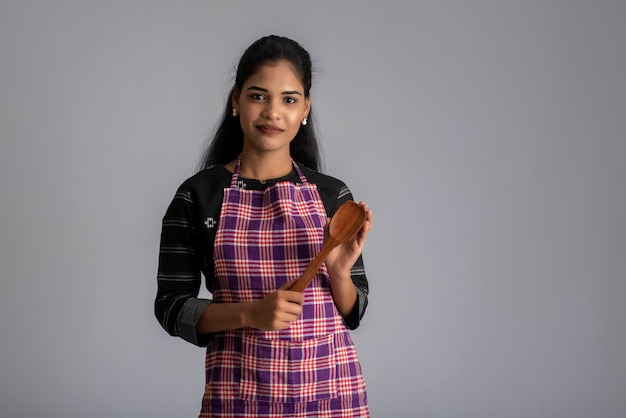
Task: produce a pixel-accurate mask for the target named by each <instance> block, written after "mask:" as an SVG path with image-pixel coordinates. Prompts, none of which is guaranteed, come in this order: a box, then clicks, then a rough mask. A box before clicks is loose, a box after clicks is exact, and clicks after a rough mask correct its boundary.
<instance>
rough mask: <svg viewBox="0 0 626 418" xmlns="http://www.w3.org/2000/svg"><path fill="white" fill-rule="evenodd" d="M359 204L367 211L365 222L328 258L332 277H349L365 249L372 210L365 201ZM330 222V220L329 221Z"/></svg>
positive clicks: (325, 232)
mask: <svg viewBox="0 0 626 418" xmlns="http://www.w3.org/2000/svg"><path fill="white" fill-rule="evenodd" d="M359 206H361V208H362V209H363V211H364V212H365V222H364V223H363V227H362V228H361V230H360V231H359V232H358V233H357V234H356V236H355V237H354V239H352V240H351V241H347V242H344V243H343V244H341V245H338V246H337V247H335V248H334V249H333V250H332V251H331V252H330V254H329V255H328V257H327V258H326V260H325V262H326V268H327V269H328V275H329V276H330V277H331V279H332V278H336V277H349V276H350V269H351V268H352V266H354V263H356V260H357V259H358V258H359V255H361V252H362V251H363V246H364V245H365V238H366V237H367V234H368V233H369V232H370V229H371V228H372V211H371V210H369V208H368V206H367V205H366V204H365V203H364V202H359ZM328 222H330V220H329V221H328ZM328 222H327V223H326V226H325V227H324V235H325V236H326V235H327V234H328Z"/></svg>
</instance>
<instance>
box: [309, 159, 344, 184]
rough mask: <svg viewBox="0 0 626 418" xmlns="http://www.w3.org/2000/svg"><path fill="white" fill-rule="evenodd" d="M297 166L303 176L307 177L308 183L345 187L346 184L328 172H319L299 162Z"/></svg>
mask: <svg viewBox="0 0 626 418" xmlns="http://www.w3.org/2000/svg"><path fill="white" fill-rule="evenodd" d="M299 166H300V169H301V170H302V174H304V176H305V177H306V178H307V180H308V181H309V183H315V184H317V185H318V187H319V186H320V185H323V186H327V187H330V188H333V189H336V190H339V189H341V188H342V187H345V185H346V184H345V183H344V182H343V181H342V180H340V179H338V178H336V177H333V176H330V175H328V174H324V173H320V172H319V171H316V170H313V169H311V168H309V167H307V166H304V165H302V164H299Z"/></svg>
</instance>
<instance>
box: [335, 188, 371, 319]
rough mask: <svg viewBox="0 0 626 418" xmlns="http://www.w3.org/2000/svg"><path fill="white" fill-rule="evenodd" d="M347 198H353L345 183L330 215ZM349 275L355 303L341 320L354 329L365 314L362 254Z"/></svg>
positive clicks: (365, 287) (366, 293) (367, 289)
mask: <svg viewBox="0 0 626 418" xmlns="http://www.w3.org/2000/svg"><path fill="white" fill-rule="evenodd" d="M347 200H354V198H353V197H352V192H350V189H349V188H348V187H347V186H346V185H343V186H342V187H341V188H340V189H339V193H338V194H337V201H336V204H335V206H334V208H333V209H332V213H331V216H332V214H334V213H335V212H336V211H337V209H339V207H340V206H341V205H342V204H343V203H344V202H345V201H347ZM350 276H351V277H352V283H354V287H355V288H356V293H357V304H356V305H355V307H354V310H353V311H352V312H351V313H350V314H349V315H347V316H346V317H344V318H343V321H344V324H345V325H346V327H348V329H356V328H357V327H358V326H359V324H360V323H361V318H363V315H364V314H365V309H366V308H367V296H368V294H369V286H368V283H367V276H366V275H365V265H364V263H363V255H360V256H359V258H358V259H357V261H356V263H354V266H352V269H351V270H350Z"/></svg>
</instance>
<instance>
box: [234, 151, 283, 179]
mask: <svg viewBox="0 0 626 418" xmlns="http://www.w3.org/2000/svg"><path fill="white" fill-rule="evenodd" d="M240 159H241V163H240V165H239V174H241V176H243V177H246V178H249V179H257V180H268V179H276V178H280V177H284V176H286V175H288V174H289V173H291V171H292V170H293V164H292V162H291V157H290V156H289V154H287V155H284V154H280V155H276V154H264V155H258V154H249V153H246V152H245V151H244V152H242V153H241V155H240ZM234 163H236V161H233V163H231V164H233V167H232V168H234ZM229 165H230V164H229Z"/></svg>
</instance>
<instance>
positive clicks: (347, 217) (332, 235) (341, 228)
mask: <svg viewBox="0 0 626 418" xmlns="http://www.w3.org/2000/svg"><path fill="white" fill-rule="evenodd" d="M364 223H365V211H364V210H363V208H362V207H361V206H359V205H358V204H357V203H355V202H353V201H351V200H348V201H346V202H345V203H344V204H343V205H341V207H340V208H339V209H337V212H335V214H334V215H333V217H332V218H331V219H330V222H329V224H328V226H327V228H328V233H326V234H324V235H325V236H324V243H323V244H322V249H321V250H320V252H319V254H318V255H317V256H316V257H315V258H314V259H313V261H311V264H310V265H309V267H307V269H306V270H305V271H304V273H302V276H300V277H299V278H298V279H296V280H294V282H293V285H291V287H290V288H289V290H293V291H294V292H304V289H306V287H307V286H308V285H309V283H310V282H311V279H313V276H315V273H317V271H318V270H319V268H320V266H321V265H322V263H323V262H324V260H325V259H326V257H328V254H329V253H330V252H331V251H332V250H333V248H335V247H336V246H338V245H340V244H343V243H344V242H346V241H349V240H351V239H353V238H354V237H355V236H356V234H357V233H358V232H359V231H360V230H361V228H362V227H363V224H364Z"/></svg>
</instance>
